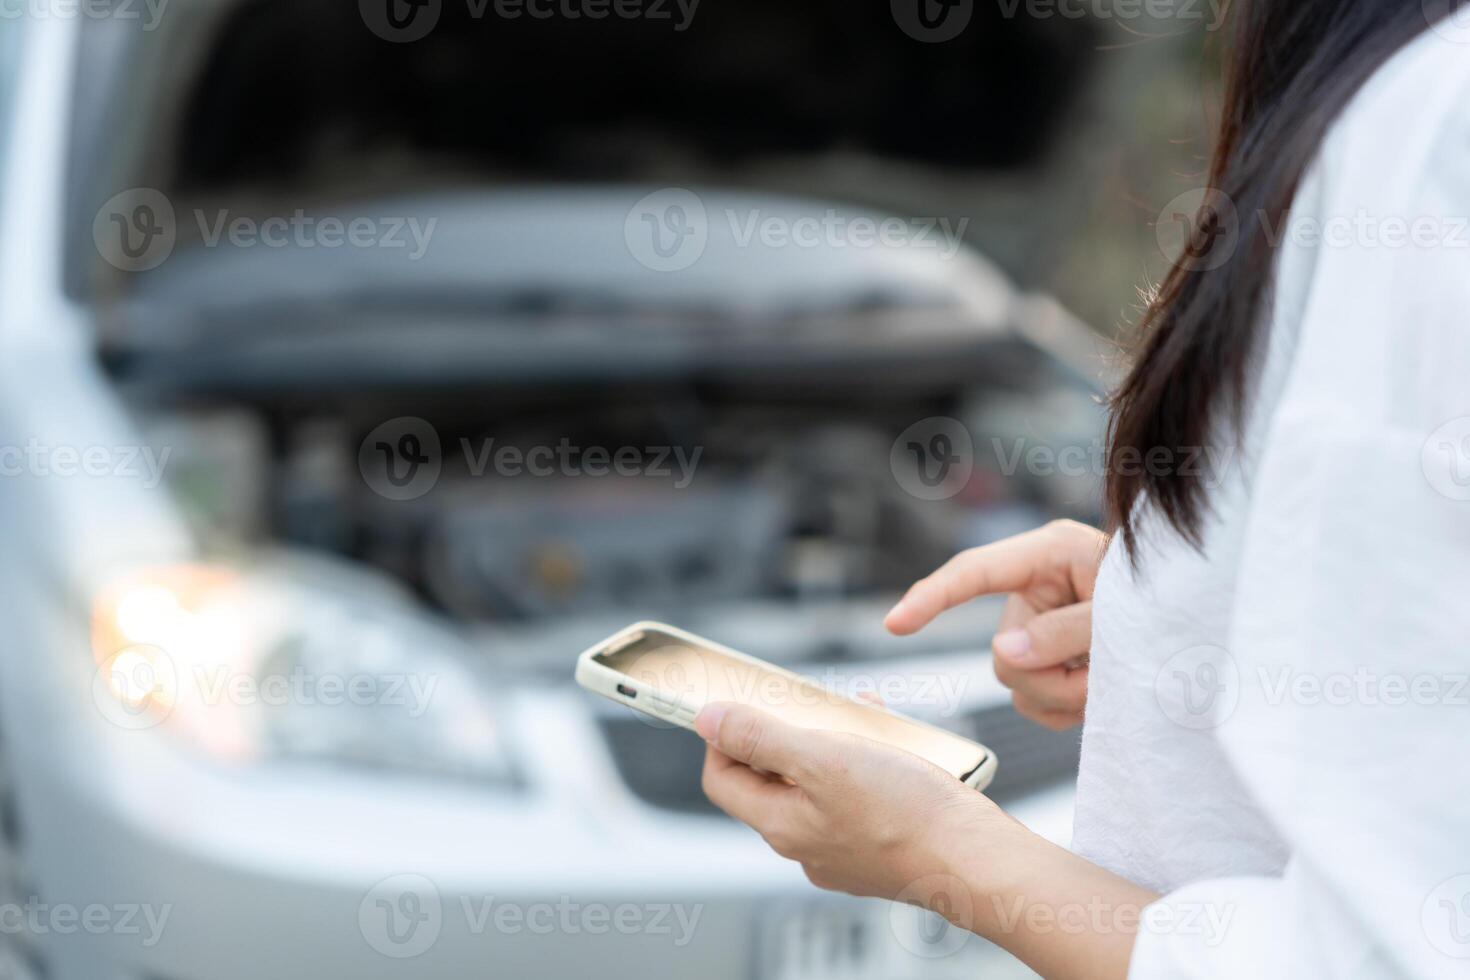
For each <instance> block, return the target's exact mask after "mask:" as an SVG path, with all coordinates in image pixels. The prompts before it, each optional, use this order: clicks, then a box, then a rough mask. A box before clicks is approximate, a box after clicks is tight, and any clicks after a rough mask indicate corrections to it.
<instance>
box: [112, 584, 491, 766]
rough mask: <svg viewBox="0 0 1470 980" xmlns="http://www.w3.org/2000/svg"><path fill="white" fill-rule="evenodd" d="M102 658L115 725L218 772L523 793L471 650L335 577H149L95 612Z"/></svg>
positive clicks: (410, 610) (399, 604) (408, 611)
mask: <svg viewBox="0 0 1470 980" xmlns="http://www.w3.org/2000/svg"><path fill="white" fill-rule="evenodd" d="M92 650H93V654H94V656H95V658H96V660H97V666H98V672H97V676H96V681H95V683H94V694H95V695H96V697H97V700H98V704H99V707H101V708H102V709H103V712H104V714H106V715H107V717H109V718H110V719H111V720H113V721H114V722H116V723H117V724H120V725H123V726H125V727H129V728H150V727H154V726H165V727H167V728H168V729H170V730H172V731H174V732H176V733H177V734H179V735H180V736H182V737H184V738H186V739H188V740H189V741H191V742H193V743H195V744H197V745H199V746H201V747H202V748H204V749H205V750H206V751H208V752H209V753H211V754H212V755H215V756H217V757H221V758H226V759H231V760H240V761H256V760H262V759H267V758H308V757H311V758H322V759H331V760H335V761H339V762H341V761H346V762H352V763H357V764H362V765H367V766H390V767H394V768H408V769H416V770H428V771H436V772H442V773H452V774H460V775H465V776H472V777H478V778H494V779H499V780H506V779H509V778H510V777H511V772H510V770H509V767H508V764H507V762H506V757H505V754H504V752H503V746H502V745H501V741H500V735H499V730H498V728H497V726H496V724H495V717H494V713H493V711H492V708H491V705H490V703H489V698H488V696H487V695H486V693H485V689H484V687H483V685H482V684H481V682H480V679H479V677H478V676H477V675H476V673H475V671H474V668H473V661H472V657H471V654H470V652H469V651H468V649H467V648H466V647H465V645H464V644H463V643H462V642H461V641H460V640H459V639H458V638H457V637H456V636H455V635H454V634H453V633H452V632H450V631H448V630H446V629H443V628H441V627H439V626H437V625H435V624H434V623H432V622H431V621H429V619H428V618H427V617H426V616H425V615H423V614H422V613H420V612H419V611H418V610H417V609H416V608H415V607H414V606H413V605H412V604H411V603H410V602H409V601H407V600H405V599H404V598H402V596H401V595H399V594H398V593H397V592H395V591H393V590H391V589H388V588H385V587H384V586H383V585H382V584H381V583H379V582H377V581H376V580H367V579H365V578H364V577H362V576H360V575H358V574H356V573H352V572H350V571H348V570H346V569H343V568H342V567H341V566H338V565H333V564H326V563H320V564H318V563H304V562H298V563H295V564H273V565H270V566H258V567H243V568H226V567H221V566H215V565H176V566H169V567H165V568H155V569H147V570H144V571H141V572H138V573H136V574H134V575H130V576H128V577H127V578H125V579H124V580H122V581H119V582H116V583H114V584H113V585H112V586H110V587H109V588H107V589H106V590H105V591H104V592H103V594H102V595H101V596H99V597H98V599H97V602H96V605H95V607H94V611H93V617H92Z"/></svg>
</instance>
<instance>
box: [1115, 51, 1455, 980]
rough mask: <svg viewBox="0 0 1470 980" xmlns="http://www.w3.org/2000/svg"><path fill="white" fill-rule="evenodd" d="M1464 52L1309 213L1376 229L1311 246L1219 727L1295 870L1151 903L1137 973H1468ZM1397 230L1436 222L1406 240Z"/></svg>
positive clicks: (1258, 499) (1378, 97) (1342, 132)
mask: <svg viewBox="0 0 1470 980" xmlns="http://www.w3.org/2000/svg"><path fill="white" fill-rule="evenodd" d="M1455 58H1457V59H1462V60H1460V61H1458V62H1446V61H1440V62H1437V64H1436V65H1431V66H1430V67H1438V68H1443V67H1444V66H1445V65H1446V64H1453V65H1457V66H1458V67H1455V68H1454V69H1453V72H1454V74H1455V75H1456V76H1457V78H1458V84H1457V83H1456V78H1455V77H1449V78H1447V77H1445V75H1440V76H1439V77H1438V78H1435V77H1433V75H1432V73H1431V74H1430V75H1426V77H1425V78H1424V79H1422V81H1424V82H1425V83H1426V85H1425V87H1422V88H1421V87H1418V86H1417V85H1411V84H1408V82H1409V81H1412V76H1413V74H1414V72H1415V71H1416V70H1418V68H1417V67H1411V68H1405V69H1401V70H1400V72H1399V74H1400V76H1407V77H1399V78H1398V79H1396V80H1394V82H1393V84H1392V85H1386V86H1384V87H1380V88H1379V89H1377V90H1375V91H1373V92H1370V93H1367V95H1368V98H1367V105H1366V107H1362V108H1360V109H1357V110H1353V111H1354V112H1356V115H1355V117H1354V118H1352V119H1351V120H1350V121H1349V122H1348V124H1346V125H1340V126H1339V127H1338V128H1337V129H1336V130H1334V134H1333V135H1332V137H1331V138H1330V139H1329V141H1328V143H1327V145H1326V146H1325V147H1324V151H1323V155H1322V162H1321V163H1320V164H1319V167H1320V169H1321V171H1322V172H1321V173H1319V174H1318V176H1319V177H1320V178H1321V182H1320V184H1319V187H1321V188H1324V189H1325V192H1324V193H1323V194H1322V195H1321V197H1320V199H1319V200H1317V201H1316V202H1314V204H1313V207H1316V208H1320V209H1321V213H1319V214H1317V215H1316V217H1317V218H1318V219H1320V220H1321V221H1322V222H1327V221H1329V220H1330V219H1331V218H1333V217H1334V216H1347V217H1348V218H1351V219H1354V220H1358V221H1360V223H1359V224H1358V225H1356V226H1355V228H1356V230H1350V231H1349V234H1348V235H1347V236H1346V237H1345V238H1344V237H1341V236H1339V237H1338V238H1336V239H1334V240H1333V241H1331V242H1329V241H1328V239H1327V238H1326V237H1325V236H1324V237H1322V239H1321V240H1320V242H1319V243H1318V244H1317V245H1316V246H1315V247H1316V248H1317V249H1318V250H1319V254H1318V255H1317V256H1316V257H1315V258H1316V262H1315V263H1314V264H1313V272H1312V281H1311V283H1310V288H1309V300H1308V302H1307V305H1306V312H1305V313H1304V315H1303V317H1302V320H1301V322H1300V324H1298V325H1296V327H1297V329H1298V336H1297V341H1296V348H1295V351H1294V354H1293V359H1292V362H1291V366H1290V369H1289V374H1288V376H1287V380H1286V381H1285V383H1284V385H1283V388H1282V392H1281V395H1280V398H1279V401H1278V402H1277V404H1276V407H1275V411H1274V413H1273V415H1272V417H1271V419H1270V422H1269V424H1268V425H1267V427H1266V430H1265V431H1266V432H1267V435H1266V437H1265V441H1264V443H1263V445H1262V447H1261V452H1260V455H1259V456H1258V463H1257V465H1256V466H1255V468H1254V470H1253V473H1252V475H1251V478H1250V479H1251V487H1250V489H1251V500H1252V503H1251V506H1250V509H1249V517H1248V523H1247V526H1246V528H1245V537H1244V545H1243V549H1242V557H1241V562H1240V566H1239V572H1238V575H1239V577H1238V580H1237V584H1236V592H1235V600H1234V603H1235V604H1234V608H1233V611H1232V616H1231V630H1230V636H1229V640H1228V644H1227V647H1228V652H1229V656H1230V658H1231V660H1232V661H1233V667H1234V668H1235V671H1236V675H1237V676H1236V677H1235V678H1234V679H1233V680H1232V683H1238V685H1239V695H1240V696H1239V699H1238V702H1237V705H1236V708H1235V710H1234V712H1233V713H1232V714H1231V715H1230V717H1229V718H1228V719H1227V720H1225V721H1224V722H1223V723H1222V724H1221V725H1220V726H1219V728H1218V729H1217V731H1216V735H1217V737H1218V738H1219V739H1220V741H1221V743H1222V746H1223V748H1224V750H1225V753H1226V755H1227V757H1228V759H1229V760H1230V763H1231V764H1232V766H1233V767H1234V768H1235V769H1236V770H1237V772H1238V774H1239V775H1240V777H1241V780H1242V782H1243V784H1244V785H1245V786H1246V788H1247V791H1248V792H1249V793H1250V794H1251V795H1252V797H1253V798H1254V801H1255V802H1256V803H1257V805H1259V806H1260V808H1261V809H1262V810H1263V811H1264V812H1265V813H1266V815H1267V817H1268V818H1269V819H1270V820H1271V821H1272V823H1273V824H1274V826H1275V827H1276V828H1277V829H1278V830H1279V832H1280V834H1281V836H1282V837H1283V839H1285V840H1286V841H1287V843H1288V846H1289V847H1290V858H1289V860H1288V862H1287V865H1286V868H1285V871H1284V873H1283V874H1282V875H1281V876H1280V877H1271V878H1266V877H1259V878H1250V877H1239V878H1222V879H1215V880H1206V881H1200V882H1196V883H1194V884H1191V885H1189V886H1187V887H1184V888H1181V889H1179V890H1178V891H1175V892H1173V893H1171V894H1169V895H1166V896H1164V897H1163V898H1162V899H1160V900H1159V901H1158V902H1157V903H1156V904H1155V905H1154V906H1150V908H1149V909H1148V910H1147V914H1146V916H1145V921H1144V925H1143V927H1142V929H1141V930H1140V933H1139V936H1138V939H1137V941H1136V943H1135V946H1134V954H1133V959H1132V964H1131V968H1130V969H1131V973H1130V975H1131V976H1133V977H1135V978H1165V977H1168V978H1206V977H1209V978H1231V980H1233V978H1239V977H1282V978H1286V977H1290V978H1293V980H1303V978H1317V977H1321V978H1334V980H1336V978H1358V977H1361V978H1370V977H1371V978H1387V977H1413V978H1450V977H1457V978H1461V980H1464V978H1467V977H1470V232H1467V231H1466V226H1467V224H1470V221H1467V219H1466V217H1465V216H1467V215H1470V109H1467V106H1470V98H1467V96H1466V93H1467V92H1470V86H1467V85H1466V84H1465V78H1466V71H1465V70H1464V64H1465V62H1470V58H1467V57H1466V55H1465V52H1464V50H1463V49H1462V50H1461V52H1459V53H1456V54H1455ZM1421 60H1422V61H1431V62H1433V61H1436V59H1434V58H1425V59H1421ZM1424 70H1425V71H1428V68H1425V69H1424ZM1365 215H1366V218H1364V216H1365ZM1301 217H1303V216H1300V215H1298V216H1294V218H1293V220H1294V221H1295V220H1298V219H1299V218H1301ZM1390 225H1391V226H1392V227H1393V228H1395V229H1397V228H1400V227H1401V226H1402V227H1407V228H1409V229H1412V228H1414V227H1415V226H1417V227H1418V228H1419V229H1420V232H1421V233H1420V234H1418V235H1417V236H1414V235H1409V236H1407V237H1405V238H1402V239H1401V238H1399V237H1398V236H1394V237H1393V242H1398V244H1392V243H1391V242H1390V241H1389V239H1388V238H1387V237H1385V233H1386V231H1387V230H1388V228H1389V227H1390Z"/></svg>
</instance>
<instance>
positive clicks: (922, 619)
mask: <svg viewBox="0 0 1470 980" xmlns="http://www.w3.org/2000/svg"><path fill="white" fill-rule="evenodd" d="M1052 547H1054V545H1053V543H1052V542H1051V541H1050V540H1048V539H1047V537H1046V536H1045V529H1044V528H1037V529H1036V530H1034V531H1027V532H1026V533H1025V534H1018V535H1016V536H1015V537H1013V538H1006V539H1005V540H1004V541H997V542H995V543H994V544H987V545H984V546H983V547H979V548H970V549H969V550H967V551H962V552H960V553H959V554H957V555H955V556H954V557H953V558H951V559H950V560H949V561H947V562H945V563H944V564H943V565H942V566H940V567H939V569H938V570H937V571H935V572H934V573H933V574H931V575H929V576H928V577H926V578H922V579H920V580H919V581H917V582H915V583H914V584H913V586H911V587H910V588H909V590H908V592H907V593H906V594H905V595H904V597H903V598H902V599H900V600H899V601H898V604H897V605H895V606H894V607H893V608H892V609H891V610H889V612H888V616H887V617H886V618H885V619H884V620H883V625H884V626H886V627H887V628H888V630H889V632H891V633H895V634H897V635H899V636H907V635H909V634H910V633H916V632H918V631H919V630H920V629H922V628H923V627H924V626H925V625H927V624H928V623H929V622H930V621H931V620H933V619H934V617H936V616H938V615H939V614H940V613H942V612H944V611H945V610H946V609H953V608H954V607H955V606H958V605H960V604H962V603H965V602H969V601H970V600H971V599H973V598H975V597H976V596H982V595H989V594H991V593H995V592H1015V591H1017V590H1019V589H1024V588H1025V587H1026V586H1027V585H1028V584H1029V583H1030V581H1031V578H1032V576H1033V575H1034V574H1035V571H1036V569H1037V568H1038V567H1039V566H1041V565H1042V563H1043V562H1044V561H1045V558H1046V554H1047V552H1048V551H1049V550H1050V549H1051V548H1052Z"/></svg>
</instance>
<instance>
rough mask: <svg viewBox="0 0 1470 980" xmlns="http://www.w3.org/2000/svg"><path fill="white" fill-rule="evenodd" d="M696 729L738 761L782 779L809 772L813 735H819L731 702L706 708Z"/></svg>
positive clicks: (697, 721) (710, 705)
mask: <svg viewBox="0 0 1470 980" xmlns="http://www.w3.org/2000/svg"><path fill="white" fill-rule="evenodd" d="M694 728H695V730H696V731H697V732H699V734H700V735H701V736H702V737H703V738H704V740H705V741H706V742H708V743H709V744H710V745H712V746H714V747H715V748H716V749H718V750H719V751H720V752H721V753H722V754H724V755H726V756H729V757H730V758H731V759H734V760H735V761H736V762H743V763H745V764H746V765H748V766H754V767H755V768H757V769H764V770H766V771H767V772H778V773H780V774H781V775H783V776H795V775H798V774H802V773H805V772H806V770H807V765H806V762H807V759H808V758H809V756H810V755H811V748H812V746H813V739H812V736H813V735H814V734H816V733H814V732H812V731H810V730H808V729H805V728H798V727H796V726H795V725H788V724H787V723H786V722H784V721H781V720H780V719H779V718H777V717H776V716H774V715H770V714H767V713H766V712H764V711H761V710H759V709H757V708H752V707H750V706H748V705H743V704H735V703H734V702H730V701H717V702H715V703H713V704H709V705H706V706H705V708H704V710H703V711H701V712H700V713H699V716H698V717H697V718H695V719H694ZM803 743H805V746H806V747H805V748H803Z"/></svg>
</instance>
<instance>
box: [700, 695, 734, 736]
mask: <svg viewBox="0 0 1470 980" xmlns="http://www.w3.org/2000/svg"><path fill="white" fill-rule="evenodd" d="M728 710H730V708H729V705H725V704H712V705H710V706H708V707H707V708H705V709H704V710H703V711H701V712H700V713H699V714H698V716H696V717H695V719H694V730H695V731H696V732H698V733H699V735H700V737H701V738H703V739H704V740H705V741H706V742H714V741H718V740H719V737H720V723H721V722H723V721H724V720H725V712H726V711H728Z"/></svg>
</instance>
